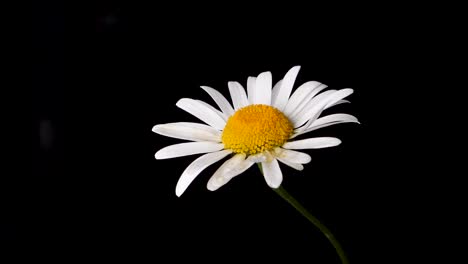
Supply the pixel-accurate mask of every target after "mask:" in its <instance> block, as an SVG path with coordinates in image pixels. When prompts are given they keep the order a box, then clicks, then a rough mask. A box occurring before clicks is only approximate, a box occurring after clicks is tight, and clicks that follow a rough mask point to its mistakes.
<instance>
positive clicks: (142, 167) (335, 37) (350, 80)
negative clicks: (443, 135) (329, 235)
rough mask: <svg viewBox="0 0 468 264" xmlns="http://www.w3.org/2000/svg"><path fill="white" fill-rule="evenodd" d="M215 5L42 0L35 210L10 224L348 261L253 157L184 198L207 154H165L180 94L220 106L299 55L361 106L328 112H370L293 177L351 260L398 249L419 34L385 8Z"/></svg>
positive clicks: (140, 246) (63, 235)
mask: <svg viewBox="0 0 468 264" xmlns="http://www.w3.org/2000/svg"><path fill="white" fill-rule="evenodd" d="M209 8H211V7H206V8H204V7H201V6H197V7H191V6H186V5H183V4H182V3H180V6H176V7H165V6H164V7H163V6H159V5H150V4H144V5H138V4H130V3H126V4H115V3H114V4H109V3H107V4H99V5H94V6H87V7H86V8H82V7H80V8H77V7H76V8H75V7H65V6H61V5H56V4H35V6H34V7H33V16H32V22H33V23H32V26H33V27H32V28H33V32H32V33H33V34H32V36H33V39H32V48H33V51H34V52H33V57H32V58H33V67H32V80H33V81H32V88H33V89H32V102H33V104H32V106H33V111H32V121H33V130H32V131H33V133H32V135H33V142H34V144H33V170H32V171H33V178H32V180H31V183H32V184H31V186H32V188H31V193H30V194H31V196H32V197H34V198H33V199H26V206H25V207H24V208H25V213H26V215H27V217H25V218H23V219H21V221H18V222H14V223H11V224H10V225H8V226H6V228H4V229H5V230H7V231H8V232H10V233H9V236H10V238H13V239H16V240H18V241H32V242H33V243H35V245H38V246H44V245H47V247H45V248H46V249H45V250H41V254H51V255H56V254H55V253H56V251H59V252H60V253H65V254H66V256H67V258H70V259H74V258H80V257H83V256H85V257H86V256H92V255H95V254H97V256H99V258H102V259H112V260H121V259H139V260H143V259H149V260H150V261H153V262H154V261H157V260H161V259H164V258H166V257H168V258H170V259H174V260H179V259H185V258H188V259H191V260H194V261H198V260H202V261H206V260H208V261H219V262H226V261H227V260H230V259H232V258H235V259H237V260H249V259H251V258H255V259H256V258H259V259H260V260H264V261H269V260H279V259H283V258H284V259H285V260H289V262H292V263H295V262H299V261H304V262H311V263H339V260H338V258H337V256H336V254H335V252H334V250H333V248H332V247H331V245H330V244H329V243H328V241H327V240H326V238H325V237H324V236H323V235H322V234H321V233H320V232H318V231H317V229H316V228H315V227H314V226H312V225H310V224H309V223H308V222H307V221H306V220H305V219H303V217H302V216H301V215H299V214H298V213H297V212H296V211H295V210H294V209H292V208H291V207H289V205H287V204H286V203H285V202H284V201H283V200H281V199H280V198H279V197H278V196H277V195H276V194H275V193H274V192H273V191H271V190H270V189H269V188H268V186H267V185H266V183H265V182H264V180H263V178H262V176H261V175H260V173H259V171H258V170H257V169H256V168H251V169H249V170H248V171H247V172H246V173H244V174H242V175H240V176H238V177H237V178H235V179H234V180H232V181H231V182H230V183H229V184H227V185H226V186H224V187H223V188H221V189H220V190H218V191H216V192H210V191H208V190H207V189H206V187H205V186H206V183H207V181H208V179H209V177H210V176H211V175H212V173H213V172H214V171H215V169H216V168H217V166H219V165H220V164H221V163H217V164H218V165H213V166H211V167H209V168H208V169H206V170H205V171H204V172H203V173H201V174H200V175H199V176H198V178H197V179H196V180H195V181H194V182H193V183H192V184H191V185H190V187H189V188H188V189H187V191H186V192H185V193H184V194H183V196H182V197H181V198H177V197H176V196H175V185H176V182H177V180H178V178H179V176H180V174H181V173H182V172H183V170H184V169H185V167H186V166H188V165H189V164H190V162H191V161H192V160H193V159H194V158H195V157H193V156H190V157H183V158H177V159H170V160H161V161H157V160H155V159H154V153H155V152H156V151H157V150H159V149H160V148H162V147H164V146H167V145H170V144H173V143H176V142H180V141H178V140H175V139H171V138H166V137H163V136H160V135H157V134H155V133H153V132H151V128H152V127H153V126H154V125H155V124H159V123H167V122H177V121H196V119H195V118H194V117H192V116H191V115H189V114H188V113H185V112H184V111H182V110H181V109H179V108H177V107H176V106H175V103H176V102H177V100H179V99H180V98H182V97H188V98H196V99H201V100H204V101H207V102H210V103H212V102H211V101H210V100H211V99H210V98H209V96H208V95H207V94H205V93H204V91H203V90H201V89H200V88H199V86H200V85H208V86H211V87H214V88H216V89H217V90H218V91H220V92H221V93H222V94H224V95H226V96H228V95H229V93H228V88H227V82H228V81H231V80H235V81H239V82H241V83H242V84H243V85H244V84H245V83H246V80H247V77H248V76H251V75H257V74H259V73H260V72H262V71H272V73H273V78H274V82H275V81H276V80H278V79H279V78H282V77H283V76H284V74H285V73H286V71H287V70H289V69H290V68H291V67H292V66H295V65H301V66H302V68H301V71H300V73H299V76H298V80H297V81H296V85H295V87H297V85H298V84H301V83H303V82H305V81H309V80H317V81H320V82H322V83H325V84H327V85H328V86H329V88H331V89H341V88H347V87H351V88H354V91H355V92H354V94H353V95H352V96H350V98H349V99H350V100H351V102H352V103H351V104H345V105H340V106H337V107H335V108H332V109H330V110H329V111H328V113H340V112H343V113H349V114H352V115H355V116H356V117H358V118H359V120H360V121H361V123H362V124H361V125H356V124H343V125H338V126H334V127H330V128H326V129H321V130H318V131H315V132H313V133H310V134H309V135H310V136H335V137H339V138H340V139H342V141H343V143H342V144H341V145H340V146H338V147H335V148H330V149H323V150H310V151H306V152H307V153H309V154H310V155H311V156H312V162H311V163H310V164H307V165H306V166H305V170H304V171H302V172H297V171H294V170H292V169H290V168H287V167H285V166H282V170H283V174H284V181H283V186H284V187H285V188H286V189H288V190H289V191H290V192H291V193H292V194H293V195H295V196H296V197H297V198H298V199H299V200H300V201H302V202H303V203H304V205H305V206H306V207H307V208H308V209H309V210H310V211H311V212H312V213H313V214H314V215H315V216H317V217H318V218H319V219H320V220H322V221H323V222H324V223H325V224H326V225H327V226H328V227H329V228H330V229H331V230H332V231H333V232H334V234H335V235H336V236H337V238H338V239H339V240H340V241H341V242H342V244H343V247H344V249H345V250H346V252H347V253H348V255H349V258H350V260H351V262H353V263H363V262H370V263H381V261H382V259H388V258H389V256H391V255H392V254H391V253H392V252H393V251H396V250H398V248H399V244H398V242H396V243H394V242H393V240H392V238H395V237H397V238H400V237H398V235H396V234H397V233H396V232H395V231H397V230H398V228H397V226H396V223H398V222H399V221H404V220H405V218H404V217H403V218H401V216H402V215H405V214H406V213H407V211H410V210H411V209H410V208H409V207H403V206H401V204H404V203H405V202H406V200H405V196H406V195H405V194H406V193H407V189H408V188H410V187H409V186H411V184H412V181H411V180H408V179H405V178H406V177H405V176H403V175H402V174H401V168H402V166H404V165H405V162H406V161H405V160H404V159H402V158H401V157H402V155H403V153H400V154H396V155H395V153H399V152H400V149H399V146H402V145H404V144H405V142H406V141H405V140H407V139H404V140H401V138H399V137H398V136H399V135H400V133H402V132H401V131H400V129H399V127H398V126H396V125H392V124H395V121H399V125H400V127H401V126H403V125H404V122H405V121H404V119H403V118H402V116H403V115H402V112H403V110H402V109H403V107H404V105H405V104H406V102H405V101H404V100H402V98H401V97H400V94H401V93H406V94H407V95H408V94H411V93H417V92H418V90H417V89H419V88H414V87H411V85H409V84H407V83H405V78H407V74H408V70H409V69H410V68H411V63H412V62H413V61H414V60H415V59H416V58H417V56H419V54H418V53H417V52H413V51H414V46H413V44H412V43H411V42H408V41H406V42H403V41H402V39H405V38H406V37H409V36H411V34H412V32H411V30H408V31H398V32H396V31H397V29H396V28H395V24H392V23H390V22H388V21H386V19H384V18H382V17H380V16H381V15H383V14H382V13H380V12H379V11H378V10H375V11H374V12H372V13H371V12H369V13H366V12H363V13H366V14H354V13H346V12H344V13H338V12H336V11H332V12H331V14H330V15H329V16H322V15H321V11H320V9H319V8H317V9H313V8H312V9H307V7H305V6H297V7H294V8H291V9H290V8H278V9H274V10H269V9H265V10H262V9H254V8H253V7H250V6H243V7H240V8H239V7H238V6H234V5H230V6H229V5H228V6H226V7H218V9H216V10H215V9H213V10H212V9H209ZM200 10H203V11H200ZM363 15H365V16H363ZM399 29H401V28H400V27H398V30H399ZM403 54H405V55H407V54H410V56H408V57H406V58H409V59H408V60H404V61H403V60H402V58H403V57H404V55H403ZM407 132H408V133H409V135H410V136H409V137H411V131H407ZM408 154H410V153H409V150H406V151H405V153H404V155H408ZM397 159H398V161H395V160H397ZM402 179H405V184H402V181H401V180H402ZM11 230H15V231H11Z"/></svg>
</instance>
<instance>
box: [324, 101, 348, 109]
mask: <svg viewBox="0 0 468 264" xmlns="http://www.w3.org/2000/svg"><path fill="white" fill-rule="evenodd" d="M349 103H351V102H350V101H348V100H339V101H338V102H336V103H334V104H332V105H327V107H326V108H330V107H332V106H335V105H339V104H349Z"/></svg>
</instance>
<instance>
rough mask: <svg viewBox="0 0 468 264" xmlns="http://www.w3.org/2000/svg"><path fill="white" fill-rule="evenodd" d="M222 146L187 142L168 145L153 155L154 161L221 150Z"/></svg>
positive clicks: (219, 144)
mask: <svg viewBox="0 0 468 264" xmlns="http://www.w3.org/2000/svg"><path fill="white" fill-rule="evenodd" d="M223 148H224V144H222V143H216V142H189V143H180V144H175V145H170V146H167V147H165V148H162V149H160V150H159V151H158V152H156V154H155V155H154V156H155V158H156V159H170V158H175V157H182V156H188V155H193V154H201V153H208V152H214V151H218V150H222V149H223Z"/></svg>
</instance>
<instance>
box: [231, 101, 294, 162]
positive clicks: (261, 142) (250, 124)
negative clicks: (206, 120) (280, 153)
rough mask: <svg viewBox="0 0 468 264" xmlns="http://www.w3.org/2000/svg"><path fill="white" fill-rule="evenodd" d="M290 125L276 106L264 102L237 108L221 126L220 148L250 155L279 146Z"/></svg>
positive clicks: (291, 128) (284, 139)
mask: <svg viewBox="0 0 468 264" xmlns="http://www.w3.org/2000/svg"><path fill="white" fill-rule="evenodd" d="M292 131H293V126H292V124H291V122H290V121H289V119H288V118H287V117H286V116H285V115H284V114H283V113H281V111H279V110H278V109H276V108H274V107H271V106H268V105H261V104H258V105H249V106H246V107H244V108H241V109H239V110H237V111H236V112H235V113H234V114H233V115H232V116H231V117H230V118H229V119H228V121H227V123H226V126H225V127H224V131H223V135H222V141H223V144H224V148H226V149H232V151H233V152H234V153H244V154H248V155H253V154H257V153H261V152H263V151H266V150H272V149H273V148H275V147H278V146H281V145H283V144H284V143H285V142H286V140H288V139H289V137H290V136H291V134H292Z"/></svg>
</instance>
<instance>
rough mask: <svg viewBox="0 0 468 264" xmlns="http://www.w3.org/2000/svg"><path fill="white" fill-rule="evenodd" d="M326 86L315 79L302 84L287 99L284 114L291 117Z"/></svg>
mask: <svg viewBox="0 0 468 264" xmlns="http://www.w3.org/2000/svg"><path fill="white" fill-rule="evenodd" d="M326 87H327V86H326V85H324V84H321V83H319V82H316V81H310V82H306V83H304V84H302V85H301V86H299V88H297V89H296V91H294V93H293V95H292V96H291V98H290V99H289V101H288V103H287V105H286V107H285V109H284V114H285V115H287V116H291V117H293V116H294V114H295V113H299V112H300V111H301V110H302V109H303V108H304V107H305V106H306V105H307V103H308V102H309V101H310V100H312V98H313V97H314V96H315V95H316V94H317V93H319V92H320V91H322V90H323V89H325V88H326Z"/></svg>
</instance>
